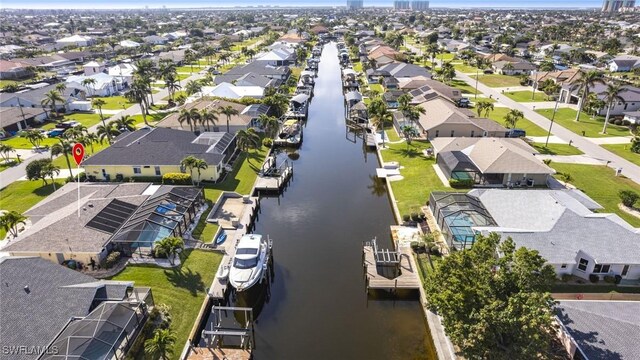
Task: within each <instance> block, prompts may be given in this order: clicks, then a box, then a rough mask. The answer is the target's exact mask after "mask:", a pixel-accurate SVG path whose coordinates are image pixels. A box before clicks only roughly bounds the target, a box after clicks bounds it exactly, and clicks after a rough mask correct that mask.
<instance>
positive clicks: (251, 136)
mask: <svg viewBox="0 0 640 360" xmlns="http://www.w3.org/2000/svg"><path fill="white" fill-rule="evenodd" d="M259 144H260V135H258V133H257V132H256V129H254V128H249V129H247V130H244V129H242V130H238V132H237V133H236V146H238V148H239V149H240V151H242V152H248V151H249V149H252V148H257V147H258V145H259ZM249 161H251V159H249Z"/></svg>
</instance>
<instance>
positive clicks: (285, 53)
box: [254, 46, 296, 66]
mask: <svg viewBox="0 0 640 360" xmlns="http://www.w3.org/2000/svg"><path fill="white" fill-rule="evenodd" d="M254 61H259V62H264V63H267V64H268V65H271V66H282V65H290V64H293V63H295V61H296V53H295V50H294V49H293V48H291V47H288V46H283V47H279V48H275V49H273V50H270V51H269V52H266V53H263V54H259V55H258V56H257V57H256V59H255V60H254Z"/></svg>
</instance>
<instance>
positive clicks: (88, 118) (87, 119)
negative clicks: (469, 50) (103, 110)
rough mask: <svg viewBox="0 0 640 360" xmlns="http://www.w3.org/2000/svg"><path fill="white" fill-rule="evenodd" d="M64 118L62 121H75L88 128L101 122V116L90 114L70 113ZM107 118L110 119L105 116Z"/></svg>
mask: <svg viewBox="0 0 640 360" xmlns="http://www.w3.org/2000/svg"><path fill="white" fill-rule="evenodd" d="M63 117H64V119H62V121H70V120H74V121H77V122H79V123H80V124H82V125H84V126H86V127H91V126H93V125H95V124H97V123H99V122H100V114H94V113H90V114H88V113H70V114H65V115H64V116H63ZM105 117H108V116H107V115H105Z"/></svg>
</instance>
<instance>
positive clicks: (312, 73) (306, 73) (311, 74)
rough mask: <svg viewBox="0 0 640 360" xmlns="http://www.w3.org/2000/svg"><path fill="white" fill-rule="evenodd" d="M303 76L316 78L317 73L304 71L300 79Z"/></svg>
mask: <svg viewBox="0 0 640 360" xmlns="http://www.w3.org/2000/svg"><path fill="white" fill-rule="evenodd" d="M303 76H315V73H314V72H313V71H308V70H304V71H302V72H301V73H300V77H303Z"/></svg>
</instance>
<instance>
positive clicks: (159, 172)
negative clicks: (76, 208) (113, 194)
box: [82, 127, 236, 181]
mask: <svg viewBox="0 0 640 360" xmlns="http://www.w3.org/2000/svg"><path fill="white" fill-rule="evenodd" d="M235 151H236V146H235V135H233V134H228V133H219V132H204V133H202V134H200V135H196V134H194V133H193V132H191V131H183V130H175V129H169V128H164V127H157V128H143V129H140V130H136V131H133V132H124V133H122V134H121V135H119V136H118V137H117V138H116V140H115V142H114V143H113V145H111V146H110V147H108V148H106V149H104V150H102V151H100V152H99V153H97V154H94V155H93V156H91V157H90V158H88V159H87V160H85V161H84V162H83V163H82V165H83V168H84V169H85V171H86V173H87V176H93V177H95V178H96V179H99V180H110V179H118V178H120V179H122V178H135V177H157V178H160V177H162V176H163V175H164V174H167V173H180V172H185V171H186V169H184V168H183V167H182V165H181V164H180V162H181V161H182V159H184V158H185V157H187V156H194V157H196V158H199V159H202V160H205V161H206V162H207V164H208V165H209V167H208V168H207V169H204V170H202V171H201V174H199V175H197V174H193V176H194V177H196V176H199V180H203V181H217V180H218V178H219V177H220V175H221V174H222V169H223V166H224V165H225V164H226V163H227V162H228V161H229V159H230V158H231V156H232V155H233V153H234V152H235Z"/></svg>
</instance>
